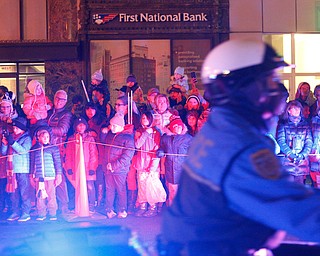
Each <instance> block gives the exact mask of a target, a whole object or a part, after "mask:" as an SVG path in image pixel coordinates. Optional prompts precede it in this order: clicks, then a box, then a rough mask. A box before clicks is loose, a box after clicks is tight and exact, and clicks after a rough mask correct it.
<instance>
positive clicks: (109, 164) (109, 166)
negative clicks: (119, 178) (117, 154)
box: [107, 163, 114, 172]
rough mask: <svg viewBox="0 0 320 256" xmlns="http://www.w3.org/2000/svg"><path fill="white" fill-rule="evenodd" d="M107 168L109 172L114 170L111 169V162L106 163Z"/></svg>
mask: <svg viewBox="0 0 320 256" xmlns="http://www.w3.org/2000/svg"><path fill="white" fill-rule="evenodd" d="M107 170H108V171H110V172H114V171H113V170H112V166H111V163H108V164H107Z"/></svg>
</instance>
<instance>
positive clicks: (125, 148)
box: [104, 127, 135, 174]
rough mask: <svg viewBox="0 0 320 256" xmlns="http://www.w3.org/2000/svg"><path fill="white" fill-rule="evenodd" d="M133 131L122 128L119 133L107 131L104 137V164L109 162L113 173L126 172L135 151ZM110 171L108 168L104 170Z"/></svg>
mask: <svg viewBox="0 0 320 256" xmlns="http://www.w3.org/2000/svg"><path fill="white" fill-rule="evenodd" d="M132 134H133V131H132V127H131V129H129V130H127V129H125V130H123V131H122V132H119V133H112V132H111V131H109V132H108V134H107V136H106V138H105V144H107V145H106V146H105V151H104V152H105V153H104V156H105V166H107V164H108V163H110V164H111V167H112V170H113V171H114V174H127V173H128V172H129V168H130V165H131V160H132V157H133V154H134V152H135V147H134V139H133V135H132ZM106 171H107V172H110V171H109V170H106Z"/></svg>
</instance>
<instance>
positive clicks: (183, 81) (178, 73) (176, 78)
mask: <svg viewBox="0 0 320 256" xmlns="http://www.w3.org/2000/svg"><path fill="white" fill-rule="evenodd" d="M170 85H176V86H179V88H180V90H181V92H182V93H186V92H187V91H189V84H188V77H187V75H185V74H184V68H183V67H176V69H175V70H174V74H173V76H172V77H171V81H170Z"/></svg>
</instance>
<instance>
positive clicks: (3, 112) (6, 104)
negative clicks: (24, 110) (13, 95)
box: [0, 98, 18, 123]
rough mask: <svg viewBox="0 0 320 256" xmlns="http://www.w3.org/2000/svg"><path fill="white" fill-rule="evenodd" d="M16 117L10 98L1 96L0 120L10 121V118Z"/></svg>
mask: <svg viewBox="0 0 320 256" xmlns="http://www.w3.org/2000/svg"><path fill="white" fill-rule="evenodd" d="M17 117H18V113H17V111H16V110H15V109H14V108H13V105H12V100H11V99H10V98H3V99H2V100H1V101H0V121H2V122H5V123H11V122H12V119H14V118H17Z"/></svg>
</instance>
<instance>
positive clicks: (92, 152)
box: [64, 133, 98, 184]
mask: <svg viewBox="0 0 320 256" xmlns="http://www.w3.org/2000/svg"><path fill="white" fill-rule="evenodd" d="M82 136H83V137H82V142H83V152H84V162H85V169H86V177H87V180H96V170H97V167H98V149H97V145H96V144H95V140H94V138H93V137H92V136H91V135H89V134H88V133H84V134H83V135H82ZM75 140H76V136H75V134H74V135H72V136H71V137H70V138H69V140H68V141H69V143H67V147H66V162H65V165H64V168H65V170H66V172H67V177H68V178H69V180H70V182H71V183H72V184H73V181H74V180H75V172H76V165H77V163H78V161H79V159H76V143H77V142H76V141H75ZM72 141H74V142H72ZM70 169H71V170H72V174H71V175H70V173H68V170H70ZM89 171H94V174H93V175H90V174H89Z"/></svg>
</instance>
